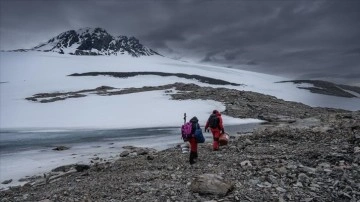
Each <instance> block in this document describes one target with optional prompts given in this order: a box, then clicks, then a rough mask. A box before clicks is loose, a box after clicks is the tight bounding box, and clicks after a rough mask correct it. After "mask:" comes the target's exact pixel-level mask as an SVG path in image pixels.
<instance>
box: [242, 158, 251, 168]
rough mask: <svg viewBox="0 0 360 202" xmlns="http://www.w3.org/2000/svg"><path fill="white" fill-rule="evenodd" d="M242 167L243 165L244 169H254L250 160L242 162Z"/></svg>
mask: <svg viewBox="0 0 360 202" xmlns="http://www.w3.org/2000/svg"><path fill="white" fill-rule="evenodd" d="M240 165H241V167H243V168H248V167H252V165H251V162H250V161H249V160H246V161H242V162H241V163H240Z"/></svg>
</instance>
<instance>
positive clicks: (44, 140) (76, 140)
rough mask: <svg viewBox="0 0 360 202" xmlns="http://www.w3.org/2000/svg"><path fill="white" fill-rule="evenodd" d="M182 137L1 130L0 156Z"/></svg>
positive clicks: (172, 132)
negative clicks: (106, 143)
mask: <svg viewBox="0 0 360 202" xmlns="http://www.w3.org/2000/svg"><path fill="white" fill-rule="evenodd" d="M258 125H259V124H257V123H256V124H242V125H231V126H225V131H226V132H228V133H229V134H235V133H236V132H251V131H252V130H253V129H254V128H256V127H257V126H258ZM208 135H209V134H208ZM179 137H180V128H179V127H175V128H174V127H167V128H138V129H104V130H94V129H91V130H86V129H79V130H45V129H38V130H34V129H32V130H24V129H12V130H0V153H1V154H4V153H8V152H14V151H16V152H19V151H26V150H34V149H46V148H51V147H52V148H53V147H55V146H59V145H71V144H86V143H100V142H101V143H104V142H109V143H110V142H127V141H134V140H139V141H141V140H142V141H147V140H150V139H161V138H163V139H164V141H166V140H170V139H171V138H172V139H175V140H177V139H178V138H179ZM169 138H170V139H169ZM164 144H165V143H164Z"/></svg>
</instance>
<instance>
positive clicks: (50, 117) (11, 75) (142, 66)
mask: <svg viewBox="0 0 360 202" xmlns="http://www.w3.org/2000/svg"><path fill="white" fill-rule="evenodd" d="M0 68H1V69H0V82H1V84H0V107H1V110H0V127H1V128H9V127H12V128H13V127H58V128H64V127H83V128H84V127H85V128H89V127H90V128H110V127H111V128H137V127H155V126H179V125H180V124H181V123H182V121H183V120H182V117H183V113H184V112H186V113H187V114H188V116H189V117H190V116H197V117H198V118H199V119H200V121H201V122H204V121H205V120H206V119H207V117H208V114H209V113H210V112H211V111H212V110H213V109H219V110H220V111H221V110H224V109H225V107H224V105H223V104H222V103H219V102H215V101H210V100H183V101H177V100H171V99H170V96H169V95H168V94H167V93H165V92H164V91H163V90H158V91H149V92H141V93H132V94H125V95H114V96H99V95H96V94H92V93H91V92H89V93H88V95H87V96H86V97H78V98H73V99H66V100H61V101H57V102H50V103H39V102H33V101H29V100H26V99H25V98H27V97H30V96H32V95H34V94H38V93H54V92H68V91H81V90H86V89H95V88H98V87H100V86H110V87H114V88H118V89H123V88H129V87H143V86H159V85H165V84H172V83H175V82H183V83H195V84H197V85H199V86H212V87H216V88H217V87H226V88H232V89H238V90H247V91H254V92H259V93H263V94H268V95H273V96H276V97H278V98H281V99H284V100H289V101H297V102H302V103H305V104H307V105H310V106H322V107H334V108H343V109H349V110H359V109H360V99H359V98H344V97H335V96H329V95H320V94H314V93H311V92H310V91H308V90H306V89H299V88H297V86H298V85H304V84H293V83H277V82H279V81H285V80H288V79H287V78H283V77H277V76H271V75H267V74H260V73H254V72H249V71H242V70H236V69H229V68H223V67H218V66H209V65H200V64H191V63H186V62H181V61H176V60H171V59H168V58H165V57H162V56H152V57H140V58H136V57H132V56H130V55H121V56H106V57H105V56H96V57H90V56H75V55H65V54H64V55H60V54H58V53H52V52H34V51H31V52H2V53H0ZM86 72H165V73H172V74H174V75H173V76H158V75H139V76H135V77H128V78H115V77H109V76H86V77H74V76H68V75H70V74H74V73H79V74H81V73H86ZM178 73H185V74H190V75H191V74H193V75H199V76H204V77H210V78H214V79H219V80H224V81H227V82H232V83H237V84H243V85H239V86H237V85H215V84H211V83H206V82H202V81H201V80H196V79H194V78H190V77H189V78H185V77H178V76H176V75H175V74H178ZM224 119H225V120H224V122H225V123H227V124H230V123H240V122H241V120H239V119H232V118H230V117H226V116H225V117H224Z"/></svg>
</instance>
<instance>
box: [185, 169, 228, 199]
mask: <svg viewBox="0 0 360 202" xmlns="http://www.w3.org/2000/svg"><path fill="white" fill-rule="evenodd" d="M233 188H234V186H233V185H232V184H231V183H229V182H227V181H225V180H224V178H223V177H221V176H219V175H215V174H203V175H199V176H197V177H195V179H194V180H193V181H192V182H191V186H190V189H191V191H192V192H194V193H199V194H213V195H220V196H225V195H226V194H227V193H229V192H230V191H231V190H232V189H233Z"/></svg>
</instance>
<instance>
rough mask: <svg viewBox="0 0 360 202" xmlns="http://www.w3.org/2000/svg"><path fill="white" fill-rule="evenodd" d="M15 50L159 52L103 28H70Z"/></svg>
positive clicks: (116, 53) (78, 52)
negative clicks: (38, 42) (52, 36)
mask: <svg viewBox="0 0 360 202" xmlns="http://www.w3.org/2000/svg"><path fill="white" fill-rule="evenodd" d="M15 51H16V52H27V51H43V52H56V53H60V54H71V55H120V54H124V53H127V54H129V55H132V56H134V57H139V56H150V55H158V53H157V52H155V51H153V50H151V49H150V48H147V47H145V46H143V45H142V44H140V42H139V40H138V39H136V38H135V37H127V36H118V37H113V36H111V35H110V34H109V33H107V31H106V30H104V29H101V28H83V29H79V30H69V31H66V32H63V33H61V34H59V35H58V36H56V37H54V38H52V39H50V40H49V41H47V42H45V43H42V44H40V45H38V46H36V47H34V48H32V49H19V50H15Z"/></svg>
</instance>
